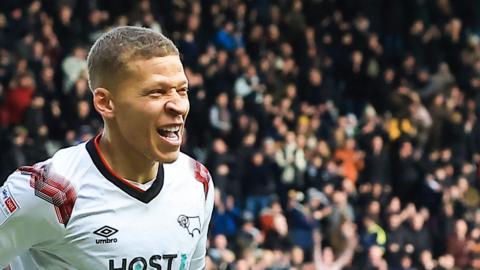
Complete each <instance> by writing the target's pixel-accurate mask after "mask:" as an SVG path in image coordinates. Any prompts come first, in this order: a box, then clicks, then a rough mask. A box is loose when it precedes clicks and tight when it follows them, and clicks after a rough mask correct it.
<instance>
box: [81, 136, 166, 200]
mask: <svg viewBox="0 0 480 270" xmlns="http://www.w3.org/2000/svg"><path fill="white" fill-rule="evenodd" d="M100 138H101V135H97V136H96V137H95V138H93V139H91V140H90V141H88V142H87V144H86V148H87V152H88V154H89V155H90V158H91V159H92V161H93V163H94V164H95V167H97V169H98V170H99V171H100V173H101V174H102V175H103V176H104V177H105V178H106V179H107V180H108V181H110V182H111V183H112V184H114V185H115V186H117V187H118V188H120V189H121V190H122V191H124V192H125V193H127V194H128V195H130V196H132V197H134V198H136V199H137V200H139V201H141V202H143V203H149V202H150V201H151V200H153V199H154V198H155V197H156V196H157V195H158V194H159V193H160V191H161V190H162V187H163V181H164V179H163V178H164V171H163V165H162V164H160V166H158V171H157V178H156V179H155V180H154V182H153V184H152V186H151V187H150V188H149V189H147V190H145V191H144V190H142V189H140V188H138V187H136V186H134V185H132V184H130V183H128V182H127V181H126V180H125V179H124V178H123V177H121V176H120V175H118V174H117V173H116V172H115V171H114V170H113V169H112V168H111V167H110V165H108V163H107V162H106V160H105V158H104V157H103V155H102V153H101V151H100V147H99V141H100Z"/></svg>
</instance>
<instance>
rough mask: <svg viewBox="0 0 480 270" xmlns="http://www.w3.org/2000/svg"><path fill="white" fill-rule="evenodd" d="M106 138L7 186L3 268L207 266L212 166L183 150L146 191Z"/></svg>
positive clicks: (1, 226)
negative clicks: (104, 143) (121, 169)
mask: <svg viewBox="0 0 480 270" xmlns="http://www.w3.org/2000/svg"><path fill="white" fill-rule="evenodd" d="M99 139H100V136H97V137H96V138H94V139H92V140H90V141H88V142H87V143H82V144H79V145H77V146H73V147H69V148H66V149H62V150H60V151H58V152H57V153H56V154H55V155H54V156H53V157H52V158H51V159H49V160H47V161H45V162H42V163H39V164H36V165H34V166H33V167H22V168H20V169H18V170H17V171H16V172H15V173H13V174H12V175H10V177H9V178H8V179H7V181H6V182H5V184H4V185H3V186H2V187H0V269H1V268H2V267H7V266H10V267H11V269H12V270H17V269H28V270H31V269H48V270H55V269H89V270H90V269H125V270H140V269H164V270H166V269H167V270H173V269H175V270H177V269H179V270H183V269H202V268H204V266H205V254H206V242H207V231H208V225H209V222H210V217H211V213H212V209H213V193H214V188H213V183H212V180H211V177H210V174H209V173H208V171H207V169H206V168H205V167H204V166H203V165H202V164H200V163H199V162H197V161H195V160H193V159H192V158H190V157H188V156H187V155H185V154H183V153H180V155H179V157H178V159H177V160H176V161H175V162H173V163H171V164H163V165H161V166H159V170H158V173H157V178H156V179H155V180H154V181H153V182H152V184H151V186H150V187H149V188H148V189H146V190H142V189H140V188H139V187H136V186H135V185H132V184H131V183H129V182H128V181H126V180H125V179H123V178H121V177H120V176H118V175H117V174H116V173H115V172H114V171H113V170H112V169H111V168H110V167H109V166H108V164H107V163H106V162H105V160H104V158H103V156H102V154H101V152H100V149H99V147H98V142H99Z"/></svg>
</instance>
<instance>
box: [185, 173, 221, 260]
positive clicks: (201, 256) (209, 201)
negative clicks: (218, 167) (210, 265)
mask: <svg viewBox="0 0 480 270" xmlns="http://www.w3.org/2000/svg"><path fill="white" fill-rule="evenodd" d="M209 178H210V180H209V182H208V189H206V190H208V193H207V194H206V201H205V221H204V223H203V227H202V233H201V235H200V239H199V241H198V243H197V246H196V247H195V251H194V252H193V256H192V261H191V263H190V269H204V268H205V256H206V253H207V239H208V228H209V225H210V220H211V217H212V211H213V200H214V192H215V189H214V186H213V181H212V179H211V177H209Z"/></svg>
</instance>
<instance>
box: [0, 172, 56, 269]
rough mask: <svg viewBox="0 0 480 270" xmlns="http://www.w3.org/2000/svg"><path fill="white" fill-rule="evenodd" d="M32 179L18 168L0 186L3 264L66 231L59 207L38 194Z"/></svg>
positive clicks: (1, 256) (1, 263)
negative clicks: (60, 217)
mask: <svg viewBox="0 0 480 270" xmlns="http://www.w3.org/2000/svg"><path fill="white" fill-rule="evenodd" d="M31 180H32V179H31V175H29V174H26V173H21V172H20V171H17V172H15V173H13V174H12V175H11V176H10V177H9V178H8V179H7V181H6V182H5V183H4V185H3V186H2V187H0V250H1V252H0V267H1V266H5V265H7V264H8V263H9V262H11V261H12V260H13V259H14V258H15V257H17V256H19V255H21V254H22V253H24V252H26V251H27V250H28V249H30V248H34V247H40V246H41V245H42V244H43V243H45V242H46V241H48V240H51V239H58V237H59V236H61V233H63V230H61V229H62V224H60V223H59V219H58V218H57V212H56V209H55V208H54V206H53V205H52V204H51V203H49V202H47V201H46V200H45V199H42V198H40V197H39V196H36V192H35V188H34V187H32V185H34V182H32V181H31ZM37 195H38V192H37Z"/></svg>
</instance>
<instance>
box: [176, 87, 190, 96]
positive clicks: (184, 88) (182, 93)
mask: <svg viewBox="0 0 480 270" xmlns="http://www.w3.org/2000/svg"><path fill="white" fill-rule="evenodd" d="M177 92H178V93H179V94H181V95H186V94H188V88H187V87H182V88H180V89H178V90H177Z"/></svg>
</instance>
